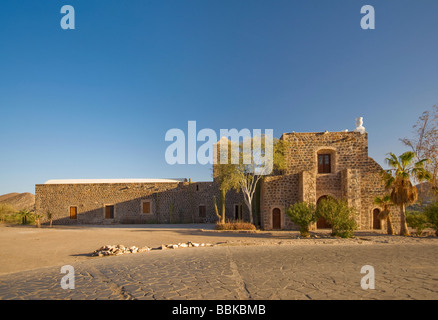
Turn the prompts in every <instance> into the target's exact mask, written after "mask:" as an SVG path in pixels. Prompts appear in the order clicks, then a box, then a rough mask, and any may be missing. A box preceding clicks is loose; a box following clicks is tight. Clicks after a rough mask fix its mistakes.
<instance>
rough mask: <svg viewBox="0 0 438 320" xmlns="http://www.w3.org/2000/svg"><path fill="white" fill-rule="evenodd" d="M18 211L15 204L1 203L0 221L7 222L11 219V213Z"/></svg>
mask: <svg viewBox="0 0 438 320" xmlns="http://www.w3.org/2000/svg"><path fill="white" fill-rule="evenodd" d="M14 213H16V210H15V208H14V207H13V206H11V205H10V204H8V203H0V221H1V222H5V221H7V220H9V218H10V217H11V215H13V214H14Z"/></svg>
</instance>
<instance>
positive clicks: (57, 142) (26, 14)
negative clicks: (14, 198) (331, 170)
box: [0, 0, 438, 194]
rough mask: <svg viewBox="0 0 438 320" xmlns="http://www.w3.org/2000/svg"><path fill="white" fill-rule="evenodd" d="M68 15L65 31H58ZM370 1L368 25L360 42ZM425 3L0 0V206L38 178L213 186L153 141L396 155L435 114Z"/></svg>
mask: <svg viewBox="0 0 438 320" xmlns="http://www.w3.org/2000/svg"><path fill="white" fill-rule="evenodd" d="M66 4H69V5H72V6H74V8H75V11H76V12H75V13H76V21H75V22H76V29H75V30H62V29H61V27H60V20H61V18H62V14H61V13H60V9H61V7H62V6H63V5H66ZM365 4H370V5H373V6H374V8H375V10H376V29H375V30H362V29H361V28H360V20H361V18H362V16H363V15H361V13H360V8H361V7H362V6H363V5H365ZM437 15H438V1H436V0H412V1H404V0H386V1H374V0H373V1H371V0H360V1H356V0H319V1H316V0H314V1H308V0H306V1H305V0H300V1H292V0H286V1H280V0H270V1H268V0H264V1H260V0H220V1H219V0H216V1H213V0H196V1H195V0H149V1H144V0H129V1H125V0H112V1H110V0H86V1H85V0H80V1H79V0H40V1H35V0H20V1H16V0H3V1H2V3H1V10H0V139H1V149H0V150H1V151H0V152H1V154H0V194H4V193H9V192H32V193H33V192H34V185H35V184H39V183H44V182H45V181H46V180H48V179H75V178H78V179H79V178H84V179H85V178H89V179H92V178H93V179H97V178H174V177H175V178H177V177H187V178H192V180H197V181H203V180H210V179H211V169H210V167H209V166H200V165H174V166H171V165H168V164H167V163H166V162H165V159H164V154H165V150H166V148H167V146H168V145H169V142H165V141H164V136H165V133H166V131H167V130H169V129H171V128H181V129H183V130H185V131H186V130H187V129H186V128H187V121H189V120H196V121H197V125H198V129H201V128H212V129H214V130H216V131H217V132H219V129H221V128H237V129H242V128H249V129H254V128H260V129H274V135H275V136H276V137H280V136H281V134H282V133H283V132H291V131H296V132H306V131H324V130H329V131H340V130H343V129H349V130H353V129H354V128H355V118H356V117H358V116H363V117H364V126H365V127H366V129H367V131H368V133H369V154H370V156H371V157H373V158H374V159H376V161H378V162H379V163H380V164H382V165H383V164H384V163H383V159H384V157H385V155H386V153H388V152H390V151H393V152H395V153H401V152H402V151H404V150H405V148H404V147H403V146H402V144H401V143H400V142H399V138H402V137H405V136H409V135H410V132H411V126H412V125H413V124H414V123H415V121H416V119H417V118H418V116H419V115H420V114H421V113H422V112H423V111H424V110H426V109H429V108H430V107H432V105H434V104H437V103H438V76H437V75H438V24H437V23H436V21H437V20H436V17H437Z"/></svg>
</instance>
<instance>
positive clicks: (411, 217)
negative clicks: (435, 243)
mask: <svg viewBox="0 0 438 320" xmlns="http://www.w3.org/2000/svg"><path fill="white" fill-rule="evenodd" d="M406 222H407V224H408V226H409V227H411V228H415V229H416V230H415V234H416V235H417V236H421V234H422V233H423V230H424V229H426V228H427V227H428V221H427V216H426V215H425V214H424V213H422V212H412V211H406Z"/></svg>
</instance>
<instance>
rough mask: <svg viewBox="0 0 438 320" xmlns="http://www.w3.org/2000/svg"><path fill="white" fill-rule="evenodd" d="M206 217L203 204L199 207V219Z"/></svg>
mask: <svg viewBox="0 0 438 320" xmlns="http://www.w3.org/2000/svg"><path fill="white" fill-rule="evenodd" d="M206 216H207V215H206V208H205V205H203V204H202V205H200V206H199V218H205V217H206Z"/></svg>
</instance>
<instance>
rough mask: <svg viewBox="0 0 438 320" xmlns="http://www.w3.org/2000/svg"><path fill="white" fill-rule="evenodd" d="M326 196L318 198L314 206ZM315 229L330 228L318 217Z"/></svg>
mask: <svg viewBox="0 0 438 320" xmlns="http://www.w3.org/2000/svg"><path fill="white" fill-rule="evenodd" d="M327 198H328V196H322V197H319V199H318V201H316V206H318V204H319V203H320V202H321V200H324V199H327ZM316 228H317V229H331V228H332V226H331V225H330V223H328V222H327V220H325V219H324V218H323V217H319V219H318V221H316Z"/></svg>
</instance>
